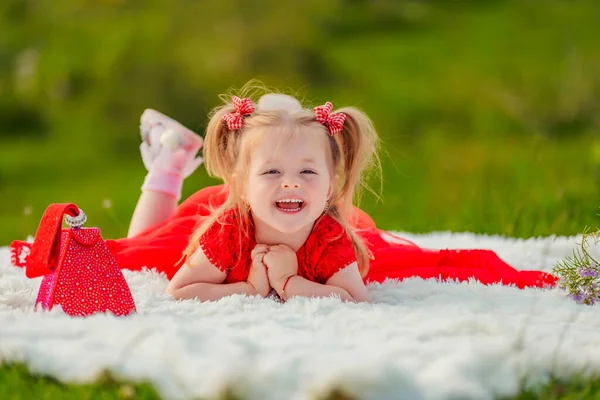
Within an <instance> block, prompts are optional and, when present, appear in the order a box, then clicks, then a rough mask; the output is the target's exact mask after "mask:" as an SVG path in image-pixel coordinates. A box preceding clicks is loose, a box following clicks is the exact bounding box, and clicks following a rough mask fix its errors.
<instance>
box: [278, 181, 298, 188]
mask: <svg viewBox="0 0 600 400" xmlns="http://www.w3.org/2000/svg"><path fill="white" fill-rule="evenodd" d="M281 187H282V188H284V189H298V188H300V185H299V184H297V183H290V182H282V183H281Z"/></svg>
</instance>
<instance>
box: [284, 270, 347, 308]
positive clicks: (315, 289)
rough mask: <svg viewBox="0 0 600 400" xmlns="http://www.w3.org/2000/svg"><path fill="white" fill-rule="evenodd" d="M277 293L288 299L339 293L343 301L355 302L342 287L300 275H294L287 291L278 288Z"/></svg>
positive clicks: (327, 295)
mask: <svg viewBox="0 0 600 400" xmlns="http://www.w3.org/2000/svg"><path fill="white" fill-rule="evenodd" d="M277 293H279V296H280V297H281V298H282V299H283V300H287V299H289V298H291V297H294V296H302V297H329V296H331V295H332V294H337V295H339V296H340V298H341V299H342V301H350V302H354V299H353V298H352V296H350V294H349V293H348V292H347V291H346V290H344V289H342V288H341V287H338V286H333V285H327V284H325V285H323V284H321V283H317V282H313V281H309V280H308V279H305V278H303V277H301V276H300V275H294V276H292V277H291V278H290V280H289V281H288V283H287V286H286V287H285V291H284V290H283V288H279V289H277Z"/></svg>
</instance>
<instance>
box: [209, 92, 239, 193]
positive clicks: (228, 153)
mask: <svg viewBox="0 0 600 400" xmlns="http://www.w3.org/2000/svg"><path fill="white" fill-rule="evenodd" d="M233 111H234V108H233V104H231V103H227V104H225V105H223V106H221V107H218V108H215V109H214V110H213V111H212V112H211V114H210V115H211V118H210V120H209V122H208V126H207V128H206V136H205V138H204V146H203V156H204V165H205V167H206V172H207V173H208V175H210V176H212V177H214V178H220V179H223V180H224V181H225V182H226V183H228V182H229V180H230V177H231V175H232V173H233V166H234V165H235V162H234V160H235V153H236V149H235V147H236V146H235V145H234V143H233V141H234V140H235V137H234V136H235V135H236V131H232V130H230V129H229V128H228V127H227V124H226V123H225V121H223V116H225V115H226V114H228V113H231V112H233Z"/></svg>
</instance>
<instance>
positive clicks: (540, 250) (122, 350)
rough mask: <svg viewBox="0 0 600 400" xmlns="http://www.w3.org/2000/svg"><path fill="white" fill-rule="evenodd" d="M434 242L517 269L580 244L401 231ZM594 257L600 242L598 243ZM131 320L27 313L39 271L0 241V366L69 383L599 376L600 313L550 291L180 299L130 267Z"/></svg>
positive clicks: (288, 395)
mask: <svg viewBox="0 0 600 400" xmlns="http://www.w3.org/2000/svg"><path fill="white" fill-rule="evenodd" d="M399 235H401V236H404V237H406V238H408V239H410V240H413V241H415V242H416V243H417V244H419V245H421V246H424V247H432V248H445V247H449V248H489V249H492V250H495V251H497V252H498V254H499V255H500V256H501V257H502V258H503V259H505V260H506V261H508V262H509V263H511V264H512V265H514V266H516V267H517V268H519V269H542V270H546V271H550V270H551V268H552V266H553V264H554V262H555V261H556V260H558V259H561V258H563V257H565V256H568V255H570V254H572V250H573V249H574V248H575V247H576V245H577V242H578V240H579V238H577V237H569V238H566V237H548V238H536V239H533V238H532V239H528V240H515V239H507V238H502V237H491V236H476V235H472V234H451V233H432V234H428V235H411V234H406V233H399ZM595 252H598V249H596V250H595ZM125 277H126V279H127V281H128V283H129V285H130V287H131V290H132V293H133V297H134V299H135V301H136V304H137V307H138V313H137V314H135V315H132V316H129V317H126V318H119V317H113V316H111V315H95V316H92V317H88V318H71V317H68V316H66V315H65V314H63V313H62V312H61V311H60V310H53V311H52V312H49V313H48V312H34V311H33V304H34V301H35V296H36V294H37V289H38V286H39V283H40V280H39V279H32V280H30V279H27V278H26V277H25V275H24V272H23V271H22V270H21V269H18V268H14V267H12V266H11V265H10V261H9V254H8V248H6V247H4V248H0V360H2V359H4V360H6V361H21V362H25V363H26V364H27V365H28V366H29V368H30V369H31V370H32V371H34V372H41V373H48V374H51V375H53V376H55V377H57V378H59V379H61V380H64V381H68V382H89V381H93V380H94V379H95V378H96V377H97V376H98V375H99V374H100V373H101V372H102V370H104V369H109V370H110V371H111V372H112V373H113V374H114V375H116V376H117V377H119V378H122V379H127V380H133V381H137V380H149V381H151V382H153V383H154V385H155V386H156V387H157V389H158V391H159V392H160V393H161V394H162V395H163V396H164V397H165V398H191V397H194V398H198V397H212V396H216V395H218V394H220V393H221V392H222V391H223V390H225V389H226V388H229V389H230V390H233V392H234V393H235V394H238V395H240V396H242V398H248V399H309V398H316V397H319V396H322V395H325V394H327V393H329V392H330V391H331V390H333V389H335V388H338V389H341V390H342V391H343V392H346V393H347V394H351V395H353V396H355V397H357V398H360V399H383V398H395V399H411V400H418V399H451V398H452V399H456V398H461V399H478V400H482V399H491V398H494V397H497V396H507V395H513V394H516V393H517V392H518V391H519V390H520V388H522V387H531V386H537V385H540V384H543V383H544V382H546V381H547V380H548V378H549V377H550V375H551V374H552V375H555V376H559V377H562V376H571V375H573V374H579V373H583V374H600V309H599V308H598V307H589V306H583V305H577V304H575V303H574V302H572V301H571V300H569V299H567V298H566V297H565V295H564V293H562V292H560V291H559V290H558V289H556V290H534V289H528V290H519V289H516V288H513V287H504V286H484V285H481V284H478V283H475V282H471V283H463V284H458V283H453V282H452V283H439V282H435V281H433V280H430V281H423V280H420V279H410V280H406V281H404V282H401V283H398V282H386V283H384V284H381V285H379V284H377V285H370V287H369V289H370V291H371V293H372V296H373V298H374V300H375V303H374V304H344V303H341V302H340V301H339V300H338V299H335V298H328V299H292V300H291V301H288V302H287V303H285V304H281V303H278V302H276V301H275V300H272V299H259V298H250V297H245V296H232V297H228V298H224V299H222V300H220V301H217V302H211V303H200V302H198V301H182V302H176V301H173V300H171V299H170V298H169V297H168V296H167V295H164V294H161V292H162V290H163V289H164V288H165V286H166V284H167V280H166V279H165V278H164V277H162V276H160V275H158V274H156V273H154V272H143V273H134V272H130V271H125Z"/></svg>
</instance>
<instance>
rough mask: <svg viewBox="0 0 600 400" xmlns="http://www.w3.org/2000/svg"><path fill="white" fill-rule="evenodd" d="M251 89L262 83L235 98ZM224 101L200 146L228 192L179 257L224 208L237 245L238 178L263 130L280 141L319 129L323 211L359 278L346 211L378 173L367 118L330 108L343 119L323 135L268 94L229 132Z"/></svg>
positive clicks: (364, 258) (365, 256) (243, 219)
mask: <svg viewBox="0 0 600 400" xmlns="http://www.w3.org/2000/svg"><path fill="white" fill-rule="evenodd" d="M256 89H261V90H263V91H264V87H257V86H248V85H247V86H246V87H245V88H244V89H243V90H242V91H241V93H240V94H239V95H238V97H251V94H250V93H249V92H250V91H253V90H256ZM269 96H271V98H269ZM277 96H280V97H279V98H277ZM222 98H223V97H222ZM230 99H231V97H230V96H228V97H225V98H223V100H224V102H225V104H224V105H222V106H219V107H216V108H215V109H213V110H212V111H211V113H210V120H209V123H208V127H207V129H206V136H205V138H204V150H203V152H204V163H205V166H206V170H207V172H208V174H209V175H210V176H212V177H216V178H220V179H222V180H223V182H224V183H225V189H226V190H227V189H228V190H229V195H228V197H227V200H226V201H225V203H224V204H223V205H221V206H220V207H219V208H217V209H215V210H213V212H212V214H211V216H210V217H209V218H206V219H205V220H204V221H203V222H202V223H200V225H199V226H198V227H197V228H196V229H195V231H194V233H193V234H192V236H191V239H190V242H189V244H188V246H187V248H186V249H185V251H184V255H186V256H188V258H189V257H190V256H191V255H192V254H193V253H194V252H195V251H196V249H197V248H198V246H199V241H200V237H201V236H202V235H203V234H204V233H205V232H206V230H207V229H208V228H209V227H210V226H211V225H212V224H213V223H214V222H215V221H220V218H221V217H222V216H223V215H224V213H225V211H227V210H230V209H231V210H233V211H234V213H235V216H236V218H237V220H238V223H239V226H240V236H239V240H240V243H241V240H242V237H243V236H242V235H243V234H247V232H248V229H249V226H250V219H249V208H248V205H247V204H246V203H245V202H244V201H243V200H242V193H243V189H244V188H243V182H245V178H247V176H248V168H249V162H250V154H251V151H252V149H253V148H254V146H256V144H257V143H259V141H260V139H261V137H262V136H263V135H264V132H265V130H271V129H279V130H280V131H281V135H278V136H279V137H280V140H281V141H282V142H283V141H284V140H288V139H289V138H290V136H293V137H298V135H300V134H301V130H303V128H312V129H318V130H321V131H322V132H323V135H326V137H327V138H328V142H329V147H330V150H331V151H330V155H331V159H330V161H331V162H330V165H331V168H332V169H331V171H330V172H331V176H332V178H333V177H335V176H337V177H338V180H337V184H336V185H334V186H333V190H332V193H331V197H330V199H329V209H328V210H327V212H326V213H327V214H328V215H330V216H331V217H332V218H334V219H335V220H336V221H337V222H339V223H340V225H341V226H342V227H343V228H344V231H345V232H346V233H347V234H348V235H349V237H350V238H351V240H352V244H353V247H354V251H355V253H356V257H357V261H358V265H359V270H360V271H361V274H362V276H363V277H364V276H365V275H366V273H367V271H368V266H369V258H370V255H369V251H368V249H367V247H366V245H365V243H363V241H362V240H361V239H360V238H359V237H358V236H357V234H356V233H355V232H354V231H353V230H352V228H351V227H350V224H349V222H348V216H349V215H350V214H351V212H352V206H353V203H354V201H355V200H356V201H358V200H359V199H360V195H361V190H362V189H363V188H366V189H369V186H368V184H367V178H368V175H367V173H368V172H371V171H372V170H375V172H377V173H379V176H380V177H381V174H380V172H381V163H380V161H379V158H378V155H377V151H378V149H379V138H378V136H377V133H376V131H375V129H374V127H373V124H372V123H371V121H370V120H369V118H368V117H367V116H366V115H365V114H364V113H363V112H361V111H359V110H358V109H356V108H354V107H346V108H341V109H338V110H335V111H332V113H344V114H346V120H345V123H344V126H343V129H342V131H341V132H339V133H337V134H335V135H334V136H329V134H328V131H327V130H326V129H327V128H326V127H325V126H324V125H322V124H320V123H319V122H317V121H316V118H315V114H314V113H313V111H312V109H304V108H302V107H301V105H300V103H299V102H298V101H297V100H295V99H294V98H292V97H289V96H284V95H281V94H273V93H269V94H266V95H265V96H263V97H262V98H261V100H260V101H259V103H258V104H259V105H260V104H261V102H262V103H263V104H268V107H264V109H262V108H260V107H257V109H256V111H255V112H254V113H253V114H252V115H250V116H247V117H245V119H244V127H243V128H242V129H240V130H230V129H229V128H228V127H227V124H226V123H225V122H224V120H223V116H224V115H225V114H227V113H230V112H233V111H234V107H233V104H232V103H231V100H230ZM265 100H267V101H265ZM279 100H282V101H281V102H280V104H281V107H277V103H278V101H279ZM240 177H241V179H240ZM369 190H370V189H369Z"/></svg>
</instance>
